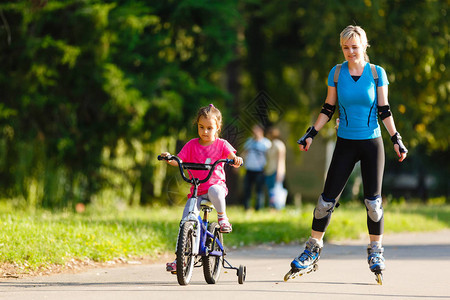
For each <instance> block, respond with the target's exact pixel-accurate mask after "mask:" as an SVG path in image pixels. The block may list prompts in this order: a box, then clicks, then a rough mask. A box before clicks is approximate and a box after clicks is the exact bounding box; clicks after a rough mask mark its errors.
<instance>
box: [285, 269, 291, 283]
mask: <svg viewBox="0 0 450 300" xmlns="http://www.w3.org/2000/svg"><path fill="white" fill-rule="evenodd" d="M291 275H292V270H289V272H287V273H286V275H284V281H288V280H289V279H290V278H291Z"/></svg>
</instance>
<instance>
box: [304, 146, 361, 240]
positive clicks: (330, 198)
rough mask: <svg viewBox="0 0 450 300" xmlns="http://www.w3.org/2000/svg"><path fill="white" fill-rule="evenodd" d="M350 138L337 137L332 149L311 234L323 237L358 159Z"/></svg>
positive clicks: (315, 236)
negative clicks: (331, 156)
mask: <svg viewBox="0 0 450 300" xmlns="http://www.w3.org/2000/svg"><path fill="white" fill-rule="evenodd" d="M355 142H358V141H352V140H346V139H341V138H338V140H337V142H336V147H335V149H334V153H333V158H332V160H331V164H330V168H329V169H328V173H327V178H326V180H325V186H324V190H323V193H322V195H320V196H319V200H318V201H317V205H316V208H315V209H314V219H313V224H312V232H311V236H312V237H313V238H318V239H319V238H320V240H321V239H322V238H323V235H324V233H325V231H326V228H327V227H328V225H329V223H330V220H331V213H332V212H333V210H334V207H335V206H336V203H337V201H338V197H339V195H340V194H341V192H342V190H343V189H344V187H345V185H346V183H347V180H348V178H349V177H350V174H351V173H352V170H353V168H354V166H355V164H356V162H357V161H358V157H357V151H356V145H354V143H355Z"/></svg>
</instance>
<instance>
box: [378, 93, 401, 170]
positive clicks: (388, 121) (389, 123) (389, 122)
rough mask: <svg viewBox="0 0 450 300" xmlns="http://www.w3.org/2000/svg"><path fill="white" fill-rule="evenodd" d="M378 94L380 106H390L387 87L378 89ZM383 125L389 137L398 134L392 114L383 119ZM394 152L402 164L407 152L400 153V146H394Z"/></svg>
mask: <svg viewBox="0 0 450 300" xmlns="http://www.w3.org/2000/svg"><path fill="white" fill-rule="evenodd" d="M377 94H378V99H377V100H378V106H386V105H389V102H388V86H387V85H384V86H379V87H377ZM383 124H384V127H385V128H386V130H387V131H388V132H389V136H391V137H393V136H394V135H395V134H396V133H397V128H396V127H395V122H394V117H393V116H392V114H391V115H390V116H388V117H386V118H384V119H383ZM394 150H395V152H396V153H397V155H398V157H399V160H398V161H400V162H402V161H403V160H404V159H405V158H406V155H407V154H406V152H400V146H399V145H398V144H394Z"/></svg>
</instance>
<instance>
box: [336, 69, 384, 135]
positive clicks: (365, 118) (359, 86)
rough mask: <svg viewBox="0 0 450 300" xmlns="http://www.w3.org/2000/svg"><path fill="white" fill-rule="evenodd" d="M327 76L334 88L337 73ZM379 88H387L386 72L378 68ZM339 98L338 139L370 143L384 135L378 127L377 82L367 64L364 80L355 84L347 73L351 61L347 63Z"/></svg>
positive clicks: (342, 75) (362, 77)
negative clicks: (370, 140) (368, 141)
mask: <svg viewBox="0 0 450 300" xmlns="http://www.w3.org/2000/svg"><path fill="white" fill-rule="evenodd" d="M335 69H336V66H335V67H333V69H331V71H330V73H329V74H328V86H332V87H334V86H335V85H334V81H333V79H334V71H335ZM376 70H377V73H378V86H384V85H388V84H389V81H388V79H387V76H386V71H385V70H384V69H383V68H382V67H380V66H376ZM337 96H338V104H339V121H340V122H339V128H338V132H337V135H338V137H341V138H344V139H350V140H367V139H374V138H377V137H380V136H381V130H380V125H379V124H378V109H377V92H376V88H375V80H374V78H373V75H372V71H371V69H370V64H369V63H366V65H365V66H364V70H363V73H362V74H361V77H360V78H359V79H358V80H357V81H355V80H354V79H353V78H352V76H351V75H350V72H349V70H348V62H344V63H343V64H342V67H341V71H340V74H339V80H338V87H337Z"/></svg>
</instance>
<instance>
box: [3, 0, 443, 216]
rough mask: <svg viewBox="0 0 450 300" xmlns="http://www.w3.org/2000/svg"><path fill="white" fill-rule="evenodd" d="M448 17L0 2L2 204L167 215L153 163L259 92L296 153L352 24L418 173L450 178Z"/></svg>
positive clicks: (350, 6)
mask: <svg viewBox="0 0 450 300" xmlns="http://www.w3.org/2000/svg"><path fill="white" fill-rule="evenodd" d="M447 10H448V3H447V2H446V1H437V0H426V1H412V2H411V1H402V0H395V1H387V0H358V1H350V0H339V1H326V0H320V1H298V0H286V1H281V2H280V1H269V0H242V1H236V0H233V1H207V0H197V1H194V0H182V1H173V0H170V1H151V2H146V1H138V0H108V1H98V0H83V1H82V0H69V1H62V0H55V1H39V0H34V1H27V0H19V1H3V2H2V3H1V4H0V53H1V55H0V64H1V65H2V70H3V71H2V72H1V74H0V90H1V91H2V93H1V101H0V181H1V182H2V185H1V186H0V193H1V194H2V195H3V197H6V198H9V199H13V201H14V202H15V203H17V204H19V205H22V206H32V207H39V206H44V207H54V208H58V207H61V208H62V207H66V206H71V205H72V206H74V205H75V204H76V203H77V202H83V203H89V202H92V201H96V199H104V198H105V195H108V197H109V198H110V201H112V202H116V201H122V202H125V203H129V204H146V203H151V202H155V201H163V202H164V199H158V198H159V197H161V192H162V187H163V186H164V184H167V182H165V181H164V179H165V177H166V171H165V165H163V164H159V163H158V162H157V161H156V160H155V157H156V155H157V154H158V153H160V152H162V151H165V150H168V151H172V152H174V151H176V149H177V144H176V141H177V140H182V141H186V140H187V139H188V138H189V137H190V136H192V132H193V131H192V130H191V126H190V124H191V123H192V122H191V120H192V118H193V116H194V114H195V111H196V110H197V108H198V107H199V106H201V105H205V104H209V103H211V102H214V103H216V106H218V107H221V108H222V111H223V113H224V116H225V120H229V121H232V120H243V118H244V117H245V116H248V115H249V112H248V107H249V105H250V104H251V103H252V101H253V100H254V98H255V95H257V94H258V93H259V92H260V91H266V92H267V95H269V96H270V97H271V98H272V100H273V103H276V105H277V107H278V110H277V111H275V112H271V111H267V110H264V111H263V112H262V114H263V118H262V119H263V121H267V122H272V123H274V122H280V121H283V122H284V123H287V124H289V125H290V128H291V129H292V132H293V133H292V134H291V136H290V140H291V142H292V143H294V140H295V139H297V138H298V132H299V128H300V131H303V129H302V128H306V127H307V125H308V124H309V123H310V122H311V118H314V117H315V116H316V115H317V113H318V111H319V109H320V107H321V103H322V102H323V101H324V99H325V93H326V78H327V75H328V72H329V70H330V69H331V67H332V66H333V65H335V64H336V63H339V62H341V61H342V60H343V57H342V54H341V50H340V47H339V32H340V31H341V30H342V29H343V28H344V27H345V26H346V25H348V24H357V25H361V26H362V27H363V28H364V29H365V30H366V32H367V33H368V37H369V42H370V43H371V45H372V47H371V48H370V49H369V56H370V57H371V58H372V61H373V63H376V64H379V65H381V66H383V67H384V68H385V69H386V71H387V74H388V77H389V81H390V104H391V107H392V111H393V114H394V117H395V119H396V124H397V127H398V129H399V131H400V132H401V133H402V135H403V138H404V141H405V142H406V143H407V146H408V147H409V149H410V155H411V156H412V157H414V158H415V159H414V160H415V161H417V160H418V161H420V162H421V165H422V167H421V166H418V167H417V169H419V170H420V172H421V173H423V172H424V167H423V165H426V164H427V160H423V161H422V160H421V159H420V157H421V156H422V152H425V154H426V155H427V157H429V158H430V159H429V160H432V159H431V158H432V157H435V156H438V157H442V158H443V160H444V161H445V164H446V165H445V168H444V171H442V172H443V175H442V176H440V178H448V169H449V168H448V163H447V162H448V161H449V160H448V153H449V152H448V145H449V136H450V135H449V132H448V128H450V124H449V122H450V121H449V118H448V117H447V115H448V114H449V113H450V106H449V103H448V98H449V92H450V81H449V79H448V75H447V74H448V70H447V68H448V66H449V65H450V63H449V52H448V44H449V40H450V33H449V31H448V22H447V18H448V17H447ZM258 101H259V104H264V103H261V101H260V100H258ZM247 121H248V120H246V122H247ZM255 121H258V120H255V119H253V120H250V122H255ZM241 125H242V124H241ZM329 126H330V128H331V122H330V125H329ZM238 130H239V129H238ZM323 132H326V130H324V131H323ZM323 132H322V133H321V134H323ZM385 138H386V139H387V138H388V137H387V136H386V135H385ZM387 143H390V142H388V141H387ZM178 148H179V147H178ZM388 153H391V154H390V155H391V156H390V157H391V158H392V159H393V158H394V157H393V152H392V151H390V152H388ZM388 166H389V164H388ZM438 169H439V167H438ZM442 186H444V188H443V189H442V190H443V191H444V193H445V192H446V193H448V188H446V187H447V186H448V181H445V182H443V183H442ZM117 199H118V200H117Z"/></svg>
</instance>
